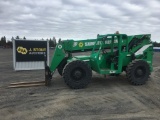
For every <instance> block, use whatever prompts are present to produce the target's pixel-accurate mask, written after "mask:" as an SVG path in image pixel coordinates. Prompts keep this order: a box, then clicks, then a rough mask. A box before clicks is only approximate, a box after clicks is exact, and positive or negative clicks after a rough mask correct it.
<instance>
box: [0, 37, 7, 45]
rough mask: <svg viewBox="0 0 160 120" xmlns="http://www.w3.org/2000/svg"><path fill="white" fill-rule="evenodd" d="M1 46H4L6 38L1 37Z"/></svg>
mask: <svg viewBox="0 0 160 120" xmlns="http://www.w3.org/2000/svg"><path fill="white" fill-rule="evenodd" d="M1 45H2V46H5V45H6V37H5V36H4V37H1Z"/></svg>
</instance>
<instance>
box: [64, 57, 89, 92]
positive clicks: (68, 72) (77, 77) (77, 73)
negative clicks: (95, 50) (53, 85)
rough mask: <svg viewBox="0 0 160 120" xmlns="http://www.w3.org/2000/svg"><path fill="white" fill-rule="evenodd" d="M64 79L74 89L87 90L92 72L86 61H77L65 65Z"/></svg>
mask: <svg viewBox="0 0 160 120" xmlns="http://www.w3.org/2000/svg"><path fill="white" fill-rule="evenodd" d="M63 78H64V81H65V83H66V84H67V85H68V86H69V87H70V88H72V89H81V88H85V87H86V86H87V85H88V84H89V83H90V81H91V78H92V70H91V68H90V67H89V65H88V64H87V63H85V62H84V61H80V60H76V61H73V62H70V63H68V64H66V65H65V67H64V69H63Z"/></svg>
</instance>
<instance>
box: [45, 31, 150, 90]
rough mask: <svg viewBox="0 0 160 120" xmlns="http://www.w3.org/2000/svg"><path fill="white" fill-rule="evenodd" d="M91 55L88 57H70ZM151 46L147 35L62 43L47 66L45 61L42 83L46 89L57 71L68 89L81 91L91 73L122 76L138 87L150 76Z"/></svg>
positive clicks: (107, 36) (58, 45)
mask: <svg viewBox="0 0 160 120" xmlns="http://www.w3.org/2000/svg"><path fill="white" fill-rule="evenodd" d="M85 51H91V53H90V55H83V56H82V55H81V56H73V55H72V53H75V52H85ZM152 57H153V45H152V42H151V35H150V34H142V35H132V36H128V35H126V34H116V33H115V34H106V35H97V38H96V39H86V40H72V39H70V40H63V41H59V43H58V44H57V45H56V47H55V51H54V55H53V57H52V61H51V63H50V66H47V64H46V61H45V83H46V85H49V84H50V82H51V79H52V75H53V74H54V72H55V71H56V69H57V70H58V73H59V74H60V75H61V76H63V79H64V81H65V83H66V84H67V85H68V86H69V87H70V88H72V89H81V88H85V87H86V86H87V85H88V84H89V83H90V82H91V79H92V70H93V71H95V72H97V73H99V74H103V75H115V76H117V75H119V74H121V73H122V72H123V71H125V72H126V76H127V79H128V81H129V82H130V83H131V84H133V85H142V84H145V82H146V81H147V80H148V78H149V75H150V73H151V72H152V70H153V68H152Z"/></svg>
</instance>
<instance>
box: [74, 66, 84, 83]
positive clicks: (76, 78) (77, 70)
mask: <svg viewBox="0 0 160 120" xmlns="http://www.w3.org/2000/svg"><path fill="white" fill-rule="evenodd" d="M85 75H86V74H85V71H84V70H83V69H81V68H75V69H73V70H72V72H71V78H72V79H73V80H74V81H76V82H78V81H80V80H81V79H83V78H84V77H85Z"/></svg>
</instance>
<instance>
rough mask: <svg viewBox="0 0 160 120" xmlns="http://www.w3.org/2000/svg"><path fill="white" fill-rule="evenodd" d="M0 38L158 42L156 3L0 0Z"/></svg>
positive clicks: (159, 3) (159, 27)
mask: <svg viewBox="0 0 160 120" xmlns="http://www.w3.org/2000/svg"><path fill="white" fill-rule="evenodd" d="M0 6H1V7H0V37H1V36H6V37H7V39H11V37H12V36H14V37H15V36H17V35H19V36H20V37H23V36H25V37H26V38H29V39H41V38H42V37H43V38H52V37H53V36H55V37H56V38H57V39H58V38H62V39H67V38H68V39H70V38H73V39H85V38H96V36H97V34H107V33H115V31H117V30H118V31H119V32H120V33H125V34H129V35H132V34H143V33H149V34H152V40H153V41H159V42H160V0H0Z"/></svg>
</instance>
